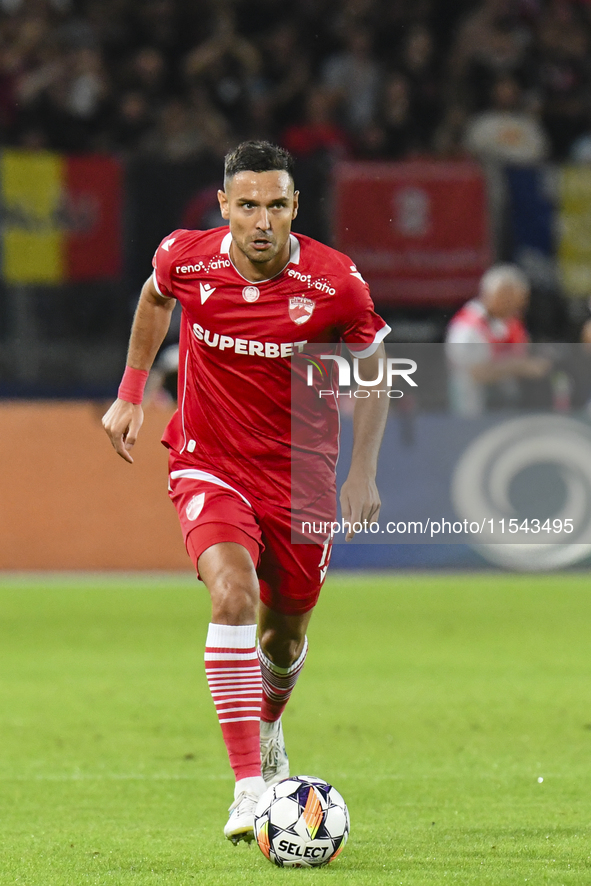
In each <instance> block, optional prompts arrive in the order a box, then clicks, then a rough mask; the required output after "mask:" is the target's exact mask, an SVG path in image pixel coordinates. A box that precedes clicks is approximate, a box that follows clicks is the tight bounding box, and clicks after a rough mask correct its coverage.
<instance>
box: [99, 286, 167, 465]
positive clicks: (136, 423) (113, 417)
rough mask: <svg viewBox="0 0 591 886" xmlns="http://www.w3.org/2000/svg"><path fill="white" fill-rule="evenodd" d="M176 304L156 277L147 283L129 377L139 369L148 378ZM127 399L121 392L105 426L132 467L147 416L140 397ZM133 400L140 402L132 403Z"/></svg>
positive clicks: (133, 329) (137, 315)
mask: <svg viewBox="0 0 591 886" xmlns="http://www.w3.org/2000/svg"><path fill="white" fill-rule="evenodd" d="M175 304H176V300H175V299H174V298H169V297H167V296H163V295H160V293H159V292H158V290H157V289H156V286H155V283H154V278H153V276H150V277H149V278H148V279H147V280H146V282H145V283H144V285H143V287H142V292H141V295H140V299H139V302H138V306H137V308H136V312H135V316H134V318H133V325H132V327H131V337H130V339H129V349H128V351H127V367H128V368H127V369H126V374H127V373H128V370H132V371H133V370H139V373H138V375H141V374H142V373H144V374H145V376H144V377H145V378H147V373H148V372H149V371H150V369H151V367H152V363H153V362H154V359H155V357H156V354H157V353H158V349H159V348H160V345H161V344H162V342H163V341H164V338H165V336H166V333H167V332H168V327H169V326H170V318H171V314H172V311H173V309H174V306H175ZM132 376H133V372H132ZM128 396H129V397H130V399H123V397H122V396H121V389H120V391H119V396H118V397H117V399H116V400H115V402H114V403H113V405H112V406H111V407H110V409H109V410H108V411H107V412H106V413H105V415H104V416H103V427H104V429H105V431H106V432H107V435H108V437H109V439H110V441H111V443H112V444H113V447H114V449H115V451H116V452H117V454H118V455H120V456H121V458H123V459H124V460H125V461H127V462H129V463H130V464H133V458H132V457H131V454H130V449H131V448H132V446H133V445H134V443H135V441H136V440H137V435H138V433H139V430H140V428H141V426H142V422H143V420H144V413H143V410H142V406H141V394H138V396H134V395H133V394H130V395H128ZM131 400H133V401H135V400H139V402H130V401H131Z"/></svg>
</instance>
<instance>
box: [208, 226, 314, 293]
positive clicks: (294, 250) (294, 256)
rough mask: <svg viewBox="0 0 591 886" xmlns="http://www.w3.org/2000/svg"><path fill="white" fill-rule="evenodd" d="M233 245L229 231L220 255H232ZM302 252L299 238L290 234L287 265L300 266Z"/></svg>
mask: <svg viewBox="0 0 591 886" xmlns="http://www.w3.org/2000/svg"><path fill="white" fill-rule="evenodd" d="M231 243H232V234H231V233H230V231H228V233H227V234H225V235H224V239H223V240H222V245H221V246H220V254H221V255H230V244H231ZM300 252H301V247H300V241H299V240H298V238H297V237H296V236H295V235H294V234H290V235H289V261H288V263H287V264H288V265H299V263H300ZM232 267H234V269H235V270H236V273H237V274H240V271H238V270H237V269H236V268H235V266H234V264H232ZM280 273H283V271H281V272H280ZM240 276H241V277H242V274H240ZM275 276H277V277H278V276H279V274H276V275H275ZM244 279H246V278H244ZM269 279H273V278H271V277H270V278H269ZM259 282H260V283H266V282H267V281H266V280H260V281H259Z"/></svg>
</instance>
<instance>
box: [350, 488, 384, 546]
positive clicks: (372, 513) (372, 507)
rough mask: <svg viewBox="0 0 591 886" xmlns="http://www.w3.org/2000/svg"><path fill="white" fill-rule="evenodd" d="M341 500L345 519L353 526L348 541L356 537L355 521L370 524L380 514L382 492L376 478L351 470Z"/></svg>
mask: <svg viewBox="0 0 591 886" xmlns="http://www.w3.org/2000/svg"><path fill="white" fill-rule="evenodd" d="M340 500H341V512H342V515H343V520H344V521H345V523H349V524H350V527H351V528H350V530H349V532H347V535H346V536H345V540H346V541H351V539H352V538H354V537H355V532H354V531H353V525H354V524H355V523H364V521H367V525H369V523H371V522H372V521H374V520H377V518H378V517H379V515H380V507H381V504H382V503H381V501H380V494H379V492H378V488H377V486H376V481H375V479H374V478H373V477H372V476H371V475H369V474H365V473H357V472H355V473H354V472H353V471H351V473H350V474H349V476H348V477H347V479H346V480H345V482H344V483H343V485H342V487H341V496H340Z"/></svg>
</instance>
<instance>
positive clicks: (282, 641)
mask: <svg viewBox="0 0 591 886" xmlns="http://www.w3.org/2000/svg"><path fill="white" fill-rule="evenodd" d="M260 644H261V648H262V650H263V652H264V653H265V655H266V656H267V657H268V658H270V659H271V661H272V662H273V664H276V665H277V666H278V667H280V668H288V667H289V666H290V665H292V664H293V663H294V662H295V661H297V659H298V658H299V656H300V654H301V651H302V649H303V646H304V636H302V637H299V636H298V637H294V636H290V635H289V634H284V633H282V632H281V631H279V630H277V629H276V628H267V629H266V630H265V631H263V633H262V634H261V636H260Z"/></svg>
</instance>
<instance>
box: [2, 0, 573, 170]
mask: <svg viewBox="0 0 591 886" xmlns="http://www.w3.org/2000/svg"><path fill="white" fill-rule="evenodd" d="M0 9H1V20H0V53H1V54H0V69H1V74H0V112H1V134H2V143H3V144H5V145H13V146H21V147H27V148H49V149H53V150H57V151H74V152H79V151H114V152H123V153H125V154H130V153H133V154H136V153H140V154H146V155H151V156H157V157H160V158H163V159H167V160H173V161H178V160H187V159H195V158H200V157H208V156H211V155H213V156H214V157H221V156H223V154H224V152H225V151H226V150H227V149H228V148H229V147H230V146H232V145H234V144H236V142H237V141H239V140H242V139H245V138H268V139H270V140H272V141H278V142H280V143H282V144H284V145H285V146H287V147H288V148H289V149H290V150H291V151H293V152H294V154H296V155H297V156H306V155H308V154H311V153H313V152H316V151H318V150H324V151H327V152H329V153H331V154H336V155H340V156H343V155H346V156H351V157H356V158H380V159H401V158H406V157H409V156H416V155H424V154H435V155H438V156H441V155H443V156H450V155H451V156H457V155H458V154H463V153H465V152H469V153H473V154H476V155H492V154H497V155H500V154H501V153H502V152H503V151H504V154H503V156H506V157H508V158H509V159H512V160H519V161H522V162H528V161H529V162H531V161H537V160H541V159H545V158H551V159H554V160H562V159H565V158H568V157H574V158H576V159H581V158H585V159H590V158H591V103H590V98H591V55H590V38H591V4H589V3H588V2H584V0H581V2H576V0H545V2H544V0H484V2H482V3H474V2H470V0H445V2H442V0H413V2H408V0H292V2H290V3H288V4H286V3H283V2H281V0H258V2H257V3H252V2H250V0H249V2H247V0H199V2H197V3H195V2H193V0H191V2H189V0H135V2H134V0H86V2H84V0H78V2H76V0H2V2H1V3H0ZM506 114H512V115H513V116H514V118H515V121H516V122H518V123H519V125H520V127H521V128H522V132H523V136H524V137H523V138H521V139H519V140H518V141H516V144H515V145H514V146H513V150H512V149H511V146H510V145H504V146H502V145H499V144H496V143H495V123H496V121H497V120H498V118H499V116H500V115H506Z"/></svg>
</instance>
